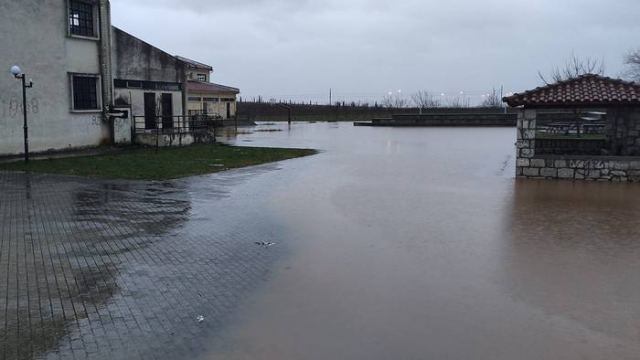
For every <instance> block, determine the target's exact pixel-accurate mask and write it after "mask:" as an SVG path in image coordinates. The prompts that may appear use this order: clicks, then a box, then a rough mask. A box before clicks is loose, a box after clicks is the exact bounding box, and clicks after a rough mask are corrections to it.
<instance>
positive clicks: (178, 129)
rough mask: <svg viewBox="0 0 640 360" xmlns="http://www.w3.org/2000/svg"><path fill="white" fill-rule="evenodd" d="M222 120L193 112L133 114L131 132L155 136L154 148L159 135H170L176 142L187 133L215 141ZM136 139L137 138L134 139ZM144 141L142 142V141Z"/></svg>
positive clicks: (157, 145) (158, 143) (156, 145)
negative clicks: (191, 113)
mask: <svg viewBox="0 0 640 360" xmlns="http://www.w3.org/2000/svg"><path fill="white" fill-rule="evenodd" d="M223 125H224V124H223V120H222V118H220V117H218V116H210V115H203V114H195V115H189V116H162V115H157V116H148V115H147V116H134V117H133V134H134V136H152V137H155V147H156V149H157V148H159V147H160V144H161V141H160V138H161V137H165V136H170V137H172V138H178V139H179V141H178V143H180V144H182V139H183V138H185V137H187V136H188V135H193V137H194V138H198V139H205V138H206V139H209V140H208V141H211V142H215V141H216V135H217V134H216V129H217V128H220V127H223ZM136 141H137V140H136ZM143 143H144V142H143Z"/></svg>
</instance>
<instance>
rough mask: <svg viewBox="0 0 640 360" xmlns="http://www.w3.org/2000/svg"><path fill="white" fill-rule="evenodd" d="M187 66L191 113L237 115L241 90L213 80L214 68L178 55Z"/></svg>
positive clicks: (189, 108) (228, 117)
mask: <svg viewBox="0 0 640 360" xmlns="http://www.w3.org/2000/svg"><path fill="white" fill-rule="evenodd" d="M177 58H178V59H180V60H181V61H182V62H184V64H185V66H186V70H185V71H186V76H187V85H186V86H187V99H188V100H187V101H188V102H187V108H188V113H189V114H190V115H193V114H207V115H212V116H218V117H220V118H222V119H230V118H232V117H234V116H235V115H236V111H237V103H236V101H237V95H238V94H239V93H240V90H239V89H237V88H234V87H230V86H224V85H219V84H214V83H212V82H211V73H212V72H213V68H212V67H211V66H210V65H206V64H203V63H200V62H197V61H194V60H191V59H188V58H185V57H181V56H178V57H177Z"/></svg>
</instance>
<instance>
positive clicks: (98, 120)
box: [0, 0, 113, 155]
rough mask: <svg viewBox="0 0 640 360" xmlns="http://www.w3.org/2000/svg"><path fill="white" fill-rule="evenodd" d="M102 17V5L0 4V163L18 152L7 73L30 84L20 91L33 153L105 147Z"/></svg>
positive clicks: (106, 22)
mask: <svg viewBox="0 0 640 360" xmlns="http://www.w3.org/2000/svg"><path fill="white" fill-rule="evenodd" d="M110 33H111V22H110V9H109V2H108V1H107V0H95V1H75V0H21V1H2V2H0V34H2V35H0V49H1V51H0V74H3V75H1V76H0V106H2V110H1V114H0V155H12V154H20V153H22V152H23V149H24V145H23V141H24V140H23V102H22V87H21V84H20V82H19V81H17V80H16V79H15V78H14V77H13V76H12V75H11V74H10V73H9V68H10V67H11V66H13V65H19V66H20V67H21V68H22V70H23V71H24V72H25V73H26V76H27V79H29V78H32V79H33V83H34V86H33V88H31V89H28V91H27V99H28V100H27V106H26V108H27V114H28V126H29V140H30V141H29V142H30V148H31V149H32V150H33V151H36V152H41V151H48V150H62V149H68V148H77V147H84V146H96V145H100V144H106V143H109V142H111V141H112V138H113V134H112V131H111V130H112V127H111V126H110V120H109V118H108V116H106V113H107V112H106V111H105V109H106V107H105V106H106V105H109V104H111V103H112V92H111V59H110V52H109V51H108V49H109V46H110Z"/></svg>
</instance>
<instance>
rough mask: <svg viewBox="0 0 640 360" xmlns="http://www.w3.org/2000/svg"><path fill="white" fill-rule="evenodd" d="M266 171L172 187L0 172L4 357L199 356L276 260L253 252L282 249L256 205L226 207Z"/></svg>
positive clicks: (0, 338)
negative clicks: (268, 244)
mask: <svg viewBox="0 0 640 360" xmlns="http://www.w3.org/2000/svg"><path fill="white" fill-rule="evenodd" d="M267 170H270V169H268V168H267ZM260 171H265V170H264V168H254V169H253V170H251V169H249V170H241V171H235V172H229V173H226V174H218V175H215V176H211V177H205V178H195V179H191V180H186V181H177V182H167V183H144V182H122V181H102V180H87V179H79V178H69V177H59V176H47V175H26V174H21V173H0V189H1V192H0V225H1V227H0V359H7V360H9V359H11V360H13V359H32V358H37V359H86V358H91V359H137V358H140V359H179V358H192V357H194V356H196V355H197V354H198V353H200V352H201V351H202V350H203V349H204V347H205V345H206V344H207V339H209V340H210V339H211V336H212V335H214V334H215V333H216V331H219V330H220V329H222V328H223V327H224V325H225V324H226V323H227V322H228V321H229V320H230V319H231V317H232V316H233V311H234V309H236V307H237V304H238V303H239V301H240V300H242V299H243V298H244V297H245V296H246V295H247V293H248V292H249V291H251V290H252V289H255V288H256V285H257V284H259V283H260V282H262V281H264V280H265V279H266V278H267V277H268V275H269V269H270V265H271V264H272V262H273V261H274V260H275V258H276V257H277V256H278V251H279V250H278V248H277V247H270V248H265V247H261V246H258V245H256V244H255V242H256V241H275V239H272V238H270V237H269V236H270V235H269V234H274V233H275V232H274V231H272V228H271V227H272V224H270V223H269V222H268V219H267V218H266V217H265V216H262V214H260V209H259V207H258V206H257V205H256V204H257V201H255V200H253V199H252V198H250V197H240V198H234V199H232V200H233V202H231V201H229V199H228V198H229V197H230V191H231V189H233V187H234V186H235V185H236V184H238V183H240V182H243V181H246V180H247V179H248V178H249V177H251V176H255V175H256V172H260ZM223 210H224V211H223ZM247 224H250V226H247ZM271 236H273V235H271ZM200 315H202V316H204V319H202V318H200V319H198V317H199V316H200Z"/></svg>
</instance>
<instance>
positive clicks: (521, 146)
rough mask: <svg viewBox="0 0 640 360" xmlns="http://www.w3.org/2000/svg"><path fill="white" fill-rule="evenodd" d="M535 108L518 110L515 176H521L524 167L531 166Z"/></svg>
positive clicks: (534, 147) (534, 142)
mask: <svg viewBox="0 0 640 360" xmlns="http://www.w3.org/2000/svg"><path fill="white" fill-rule="evenodd" d="M536 119H537V112H536V110H531V109H522V110H520V111H519V112H518V142H517V143H516V148H517V150H516V151H517V154H516V157H517V158H516V177H523V176H525V175H526V174H524V169H525V168H528V167H530V166H531V159H532V158H533V157H534V156H535V154H536V126H537V125H536Z"/></svg>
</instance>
